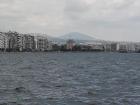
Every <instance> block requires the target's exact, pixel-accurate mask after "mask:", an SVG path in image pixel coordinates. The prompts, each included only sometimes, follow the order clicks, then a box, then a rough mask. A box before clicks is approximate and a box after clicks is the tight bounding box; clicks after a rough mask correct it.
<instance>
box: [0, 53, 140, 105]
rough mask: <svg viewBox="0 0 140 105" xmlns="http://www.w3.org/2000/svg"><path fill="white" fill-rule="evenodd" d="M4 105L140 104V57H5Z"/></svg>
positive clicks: (0, 88)
mask: <svg viewBox="0 0 140 105" xmlns="http://www.w3.org/2000/svg"><path fill="white" fill-rule="evenodd" d="M0 105H140V54H120V53H5V54H0Z"/></svg>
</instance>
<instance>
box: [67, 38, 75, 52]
mask: <svg viewBox="0 0 140 105" xmlns="http://www.w3.org/2000/svg"><path fill="white" fill-rule="evenodd" d="M74 46H75V41H74V40H72V39H69V40H68V41H67V42H66V48H67V50H72V49H73V47H74Z"/></svg>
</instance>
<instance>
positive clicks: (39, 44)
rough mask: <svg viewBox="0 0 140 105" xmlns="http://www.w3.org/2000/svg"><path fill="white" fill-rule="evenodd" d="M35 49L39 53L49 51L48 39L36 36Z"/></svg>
mask: <svg viewBox="0 0 140 105" xmlns="http://www.w3.org/2000/svg"><path fill="white" fill-rule="evenodd" d="M35 49H36V50H37V51H46V50H48V39H47V38H46V37H44V36H35Z"/></svg>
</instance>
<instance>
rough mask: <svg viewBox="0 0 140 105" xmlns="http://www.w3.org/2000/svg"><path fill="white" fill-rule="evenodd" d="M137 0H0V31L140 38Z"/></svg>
mask: <svg viewBox="0 0 140 105" xmlns="http://www.w3.org/2000/svg"><path fill="white" fill-rule="evenodd" d="M139 27H140V0H0V31H7V30H16V31H18V32H25V33H26V32H27V33H31V32H36V33H46V34H48V35H52V36H59V35H63V34H65V33H69V32H81V33H86V34H89V35H91V36H93V37H96V38H99V39H105V40H129V41H130V40H132V41H140V35H139V34H140V29H139Z"/></svg>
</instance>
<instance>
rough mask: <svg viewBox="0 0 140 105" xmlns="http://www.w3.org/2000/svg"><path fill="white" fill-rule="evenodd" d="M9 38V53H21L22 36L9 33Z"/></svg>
mask: <svg viewBox="0 0 140 105" xmlns="http://www.w3.org/2000/svg"><path fill="white" fill-rule="evenodd" d="M6 35H7V36H8V49H9V51H19V45H20V35H19V33H17V32H12V31H9V32H7V33H6Z"/></svg>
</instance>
